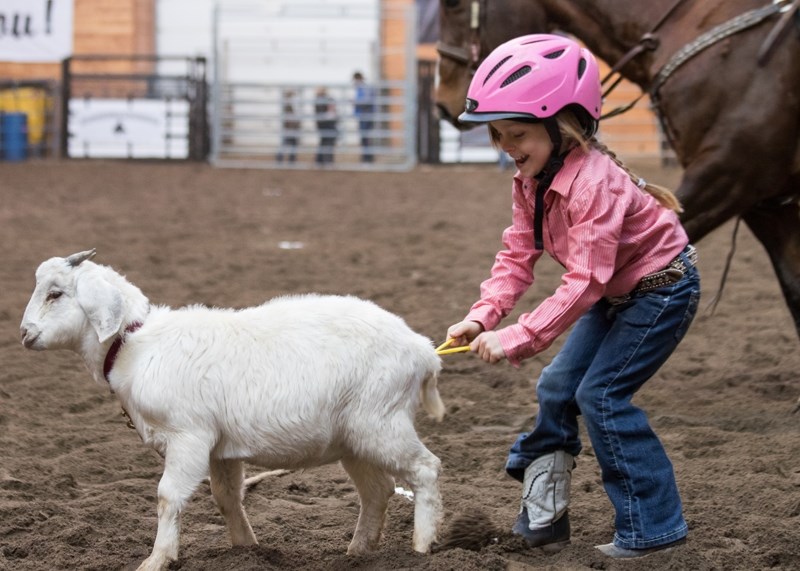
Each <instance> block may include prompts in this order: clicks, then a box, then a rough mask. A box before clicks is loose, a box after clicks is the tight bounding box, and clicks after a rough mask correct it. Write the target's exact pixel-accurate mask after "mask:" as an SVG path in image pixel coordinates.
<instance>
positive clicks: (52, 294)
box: [47, 291, 63, 301]
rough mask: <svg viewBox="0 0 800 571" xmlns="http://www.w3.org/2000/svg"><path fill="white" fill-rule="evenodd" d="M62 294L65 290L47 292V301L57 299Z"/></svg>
mask: <svg viewBox="0 0 800 571" xmlns="http://www.w3.org/2000/svg"><path fill="white" fill-rule="evenodd" d="M62 294H63V292H60V291H51V292H50V293H48V294H47V301H53V300H55V299H58V298H59V297H61V295H62Z"/></svg>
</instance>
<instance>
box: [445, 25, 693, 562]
mask: <svg viewBox="0 0 800 571" xmlns="http://www.w3.org/2000/svg"><path fill="white" fill-rule="evenodd" d="M600 105H601V102H600V82H599V72H598V68H597V62H596V60H595V59H594V57H593V56H592V54H591V53H589V52H588V51H587V50H586V49H583V48H581V46H580V45H578V44H577V43H575V42H573V41H571V40H569V39H567V38H564V37H560V36H554V35H543V34H537V35H531V36H524V37H521V38H517V39H514V40H512V41H510V42H507V43H505V44H503V45H501V46H499V47H498V48H497V49H495V50H494V52H492V54H491V55H490V56H489V57H488V58H486V60H485V61H484V62H483V64H482V65H481V66H480V67H479V68H478V70H477V71H476V73H475V76H474V78H473V80H472V83H471V85H470V88H469V93H468V97H467V104H466V111H465V112H464V113H463V114H462V115H461V116H460V117H459V119H460V120H461V121H464V122H472V123H488V124H489V130H490V133H491V136H492V139H493V141H494V142H495V144H496V145H497V146H498V147H500V148H501V149H502V150H503V151H504V152H506V153H508V154H509V155H510V157H511V158H512V159H513V160H514V162H515V164H516V167H517V169H518V170H517V173H516V174H515V175H514V183H513V191H512V198H513V209H512V225H511V226H510V227H509V228H508V229H506V231H505V232H504V234H503V243H504V246H505V249H504V250H502V251H500V252H499V253H498V254H497V257H496V259H495V263H494V266H493V267H492V272H491V277H490V278H489V279H487V280H486V281H484V282H483V283H482V284H481V299H480V300H479V301H478V302H477V303H475V304H474V305H473V306H472V308H471V309H470V311H469V313H468V314H467V316H466V317H465V318H464V321H462V322H460V323H457V324H455V325H452V326H451V327H450V328H449V329H448V331H447V334H448V337H450V338H452V339H454V341H453V344H454V345H466V344H467V343H469V346H470V348H471V350H472V351H473V352H475V353H477V354H478V355H479V356H480V357H481V358H482V359H483V360H484V361H487V362H489V363H497V362H498V361H500V360H502V359H508V360H509V362H511V363H512V364H513V365H515V366H517V365H518V364H519V362H520V361H521V360H522V359H525V358H528V357H531V356H533V355H535V354H537V353H539V352H541V351H543V350H544V349H546V348H547V347H549V346H550V344H551V343H552V342H553V341H554V340H555V339H556V338H557V337H558V336H559V335H561V334H562V333H563V332H564V331H566V330H567V328H569V327H570V326H571V325H572V324H573V323H574V324H575V326H574V328H573V330H572V332H571V333H570V335H569V337H568V338H567V340H566V342H565V344H564V346H563V347H562V349H561V351H560V352H559V353H558V354H557V355H556V357H555V358H554V359H553V361H552V363H550V365H548V366H547V367H546V368H545V369H544V370H543V371H542V374H541V376H540V377H539V381H538V384H537V388H536V395H537V398H538V402H539V411H538V414H537V417H536V424H535V426H534V428H533V431H532V432H530V433H526V434H522V435H520V436H519V438H518V439H517V441H516V442H515V443H514V445H513V446H512V448H511V451H510V453H509V456H508V461H507V464H506V470H507V471H508V473H509V474H510V475H511V476H512V477H514V478H516V479H517V480H519V481H521V482H522V483H523V488H522V506H521V510H520V513H519V516H518V517H517V521H516V523H515V524H514V527H513V531H514V533H516V534H519V535H521V536H523V537H524V538H525V540H526V541H527V542H528V543H529V544H530V545H531V546H534V547H543V548H545V549H547V550H550V551H557V550H559V549H561V548H563V547H564V546H565V545H566V544H567V543H569V538H570V526H569V514H568V511H567V506H568V505H569V488H570V479H571V473H572V469H573V467H574V457H575V456H577V455H578V454H579V452H580V451H581V441H580V439H579V437H578V416H579V415H582V416H583V419H584V423H585V425H586V429H587V432H588V434H589V437H590V439H591V443H592V447H593V448H594V453H595V456H596V457H597V461H598V462H599V463H600V468H601V471H602V476H603V485H604V487H605V490H606V493H607V494H608V497H609V499H610V500H611V503H612V504H613V505H614V509H615V510H616V519H615V525H616V533H615V535H614V538H613V542H612V543H609V544H606V545H599V546H597V548H598V549H600V551H602V552H603V553H605V554H607V555H610V556H611V557H617V558H627V557H640V556H643V555H647V554H649V553H652V552H654V551H657V550H661V549H666V548H671V547H674V546H676V545H678V544H680V543H683V542H684V541H685V539H684V538H685V537H686V534H687V526H686V522H685V521H684V519H683V515H682V508H681V500H680V496H679V494H678V489H677V486H676V483H675V476H674V474H673V471H672V464H671V463H670V461H669V459H668V458H667V455H666V453H665V451H664V448H663V446H662V445H661V443H660V441H659V439H658V437H657V436H656V435H655V433H654V432H653V430H652V428H651V427H650V426H649V424H648V421H647V417H646V416H645V414H644V412H643V411H642V410H640V409H639V408H637V407H635V406H634V405H633V404H632V403H631V399H632V397H633V395H634V393H635V392H636V391H637V390H638V389H639V388H640V387H641V386H642V385H643V384H644V383H645V381H647V380H648V379H649V378H650V377H652V376H653V374H655V372H656V371H657V370H658V368H659V367H660V366H661V365H663V364H664V362H665V361H666V360H667V358H668V357H669V356H670V354H671V353H672V352H673V351H674V350H675V348H676V346H677V345H678V343H679V342H680V340H681V338H682V337H683V336H684V334H685V333H686V330H687V328H688V327H689V324H690V323H691V321H692V319H693V318H694V315H695V312H696V310H697V303H698V300H699V296H700V279H699V276H698V273H697V270H696V268H695V256H696V254H695V250H694V248H693V247H692V246H691V245H689V240H688V238H687V236H686V233H685V232H684V230H683V227H682V226H681V224H680V222H679V221H678V217H677V215H676V211H679V210H680V205H679V204H678V202H677V199H676V198H675V197H674V196H673V195H672V194H671V193H670V192H669V191H668V190H666V189H663V188H660V187H656V186H654V185H650V184H647V183H646V182H645V181H643V180H642V179H640V178H638V177H637V176H634V175H633V174H632V173H631V172H630V171H628V170H627V169H626V168H625V167H624V166H623V165H622V163H621V162H620V161H619V160H618V159H617V158H616V157H615V156H614V154H612V153H611V152H610V151H609V150H608V149H607V148H606V147H605V146H604V145H602V144H601V143H600V142H598V141H597V140H596V139H595V138H594V137H593V135H594V132H595V130H596V127H597V120H598V118H599V116H600ZM543 251H547V253H548V254H549V255H550V256H552V257H553V258H554V259H555V260H556V261H558V262H559V263H560V264H561V265H563V266H564V268H565V270H566V271H565V273H564V275H563V277H562V281H561V285H560V287H559V288H558V289H557V290H556V291H555V293H554V294H553V295H552V296H551V297H549V298H547V299H546V300H545V301H543V302H542V303H541V305H539V306H538V307H537V308H536V309H535V310H533V311H532V312H530V313H525V314H524V315H522V316H521V317H520V318H519V320H518V321H517V323H516V324H513V325H509V326H507V327H503V328H502V329H496V327H497V326H498V324H499V323H500V321H501V320H502V319H503V318H504V317H505V316H506V315H508V314H509V313H510V311H511V310H512V308H513V307H514V305H515V303H516V302H517V300H518V299H519V298H520V296H522V294H523V293H524V292H525V291H526V290H527V289H528V287H529V286H530V285H531V284H532V283H533V281H534V276H533V268H534V266H535V264H536V261H537V260H538V259H539V257H540V256H541V255H542V253H543Z"/></svg>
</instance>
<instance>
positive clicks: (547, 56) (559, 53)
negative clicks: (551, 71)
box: [544, 50, 564, 59]
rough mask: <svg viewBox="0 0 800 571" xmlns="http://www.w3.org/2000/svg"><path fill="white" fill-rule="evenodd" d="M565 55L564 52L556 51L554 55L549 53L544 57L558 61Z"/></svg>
mask: <svg viewBox="0 0 800 571" xmlns="http://www.w3.org/2000/svg"><path fill="white" fill-rule="evenodd" d="M563 54H564V50H557V51H554V52H552V53H549V54H547V55H546V56H544V57H546V58H547V59H558V58H560V57H561V56H562V55H563Z"/></svg>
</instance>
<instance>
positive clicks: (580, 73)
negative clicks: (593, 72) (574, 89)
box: [578, 58, 586, 79]
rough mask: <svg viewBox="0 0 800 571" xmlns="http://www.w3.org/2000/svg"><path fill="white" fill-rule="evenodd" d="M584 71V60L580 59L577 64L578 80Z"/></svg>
mask: <svg viewBox="0 0 800 571" xmlns="http://www.w3.org/2000/svg"><path fill="white" fill-rule="evenodd" d="M585 71H586V58H581V61H579V62H578V79H580V78H582V77H583V72H585Z"/></svg>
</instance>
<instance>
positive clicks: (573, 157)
mask: <svg viewBox="0 0 800 571" xmlns="http://www.w3.org/2000/svg"><path fill="white" fill-rule="evenodd" d="M586 157H587V153H585V152H584V151H583V149H581V148H580V147H575V148H574V149H572V150H571V151H570V152H569V153H567V156H566V157H564V166H562V167H561V170H559V171H558V172H557V173H556V176H555V177H554V178H553V182H552V183H551V184H550V190H553V191H554V192H557V193H558V194H560V195H561V196H567V195H568V194H569V190H570V188H572V183H573V182H574V181H575V177H577V176H578V173H579V172H580V170H581V167H582V166H583V164H584V162H586ZM514 182H515V183H516V184H517V185H519V187H520V188H521V187H522V186H523V185H524V184H525V179H524V178H523V177H521V176H520V175H519V171H517V172H516V173H515V174H514Z"/></svg>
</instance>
